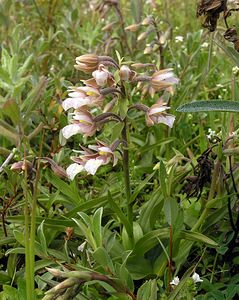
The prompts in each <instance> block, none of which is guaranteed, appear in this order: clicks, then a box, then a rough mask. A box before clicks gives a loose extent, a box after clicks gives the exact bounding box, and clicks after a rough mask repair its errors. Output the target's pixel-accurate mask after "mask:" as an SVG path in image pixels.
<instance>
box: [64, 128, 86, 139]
mask: <svg viewBox="0 0 239 300" xmlns="http://www.w3.org/2000/svg"><path fill="white" fill-rule="evenodd" d="M61 131H62V134H63V136H64V138H65V139H69V138H70V137H72V136H73V135H75V134H78V133H82V129H81V127H80V126H79V125H78V124H70V125H67V126H65V127H63V128H62V130H61Z"/></svg>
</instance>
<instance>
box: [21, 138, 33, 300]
mask: <svg viewBox="0 0 239 300" xmlns="http://www.w3.org/2000/svg"><path fill="white" fill-rule="evenodd" d="M26 152H27V151H26V145H25V141H24V161H26V156H27V154H26ZM27 171H28V170H27V168H25V172H24V183H23V189H24V191H23V192H24V198H25V207H24V214H25V278H26V294H27V300H32V299H34V298H33V295H34V278H33V276H32V273H31V252H30V243H29V238H30V231H29V197H28V189H27V185H28V183H27V179H28V172H27Z"/></svg>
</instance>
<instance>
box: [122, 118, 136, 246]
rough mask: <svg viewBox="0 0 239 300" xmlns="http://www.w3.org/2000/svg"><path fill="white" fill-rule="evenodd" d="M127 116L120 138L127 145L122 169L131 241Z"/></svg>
mask: <svg viewBox="0 0 239 300" xmlns="http://www.w3.org/2000/svg"><path fill="white" fill-rule="evenodd" d="M127 125H128V124H127V117H125V118H124V127H123V130H122V139H123V141H124V142H125V144H126V145H127V146H126V147H124V149H123V170H124V181H125V194H126V200H127V216H128V221H129V223H130V225H131V234H130V236H129V238H130V240H131V242H132V243H133V240H134V237H133V205H132V203H131V201H130V195H131V189H130V174H129V149H128V136H127V127H128V126H127Z"/></svg>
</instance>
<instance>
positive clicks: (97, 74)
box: [92, 70, 109, 86]
mask: <svg viewBox="0 0 239 300" xmlns="http://www.w3.org/2000/svg"><path fill="white" fill-rule="evenodd" d="M92 75H93V77H94V78H95V81H96V83H97V84H98V85H99V86H104V85H105V84H106V82H107V78H108V76H109V74H108V73H107V72H104V71H99V70H96V71H94V72H93V73H92Z"/></svg>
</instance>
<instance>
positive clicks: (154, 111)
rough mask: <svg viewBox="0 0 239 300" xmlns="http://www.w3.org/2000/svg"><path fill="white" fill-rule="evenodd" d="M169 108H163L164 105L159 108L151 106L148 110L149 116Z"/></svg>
mask: <svg viewBox="0 0 239 300" xmlns="http://www.w3.org/2000/svg"><path fill="white" fill-rule="evenodd" d="M169 108H170V107H169V106H164V105H162V106H159V105H157V104H155V105H153V106H151V108H150V109H149V115H154V114H157V113H161V112H163V111H165V110H167V109H169Z"/></svg>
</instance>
